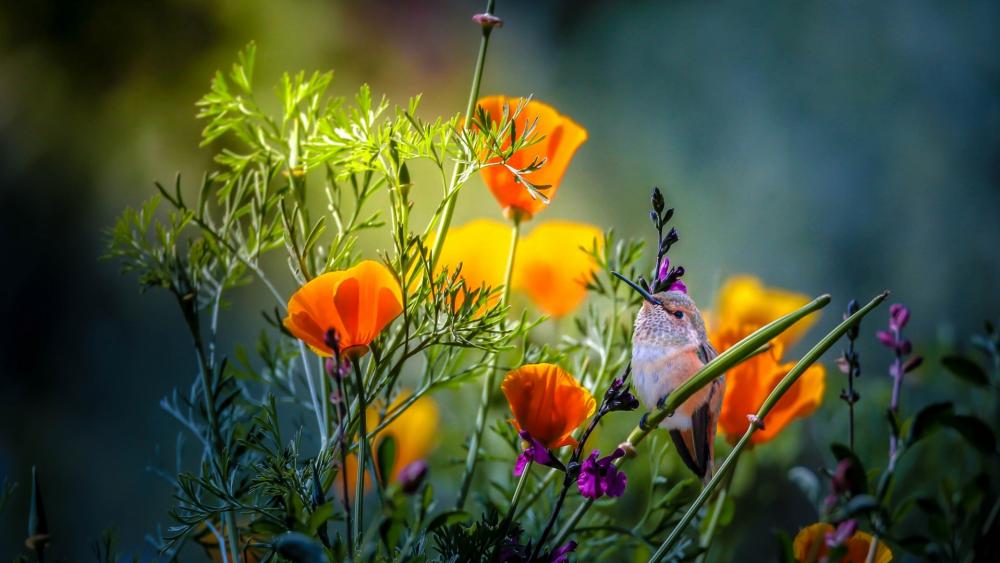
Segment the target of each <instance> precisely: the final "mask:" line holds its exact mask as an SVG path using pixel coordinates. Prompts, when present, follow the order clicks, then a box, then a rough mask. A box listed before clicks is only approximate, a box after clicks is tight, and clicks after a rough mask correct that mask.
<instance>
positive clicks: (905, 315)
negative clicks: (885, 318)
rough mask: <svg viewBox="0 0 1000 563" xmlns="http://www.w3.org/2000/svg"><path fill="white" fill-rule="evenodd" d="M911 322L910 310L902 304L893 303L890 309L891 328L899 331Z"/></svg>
mask: <svg viewBox="0 0 1000 563" xmlns="http://www.w3.org/2000/svg"><path fill="white" fill-rule="evenodd" d="M909 321H910V310H909V309H907V308H906V307H905V306H904V305H903V304H902V303H893V304H892V306H891V307H889V328H891V329H893V330H896V331H899V330H902V328H903V327H904V326H906V323H908V322H909Z"/></svg>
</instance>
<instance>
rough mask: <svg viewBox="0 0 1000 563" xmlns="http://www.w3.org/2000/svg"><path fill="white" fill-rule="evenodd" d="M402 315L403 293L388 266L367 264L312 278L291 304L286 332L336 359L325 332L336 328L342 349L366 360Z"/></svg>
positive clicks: (376, 263) (322, 353) (367, 262)
mask: <svg viewBox="0 0 1000 563" xmlns="http://www.w3.org/2000/svg"><path fill="white" fill-rule="evenodd" d="M402 312H403V292H402V289H400V287H399V282H397V281H396V278H395V277H394V276H393V275H392V272H390V271H389V269H388V268H386V267H385V266H383V265H382V264H381V263H379V262H375V261H374V260H365V261H363V262H361V263H360V264H358V265H357V266H354V267H353V268H348V269H346V270H339V271H336V272H327V273H325V274H322V275H320V276H317V277H315V278H313V279H312V280H310V281H309V282H308V283H306V284H305V285H303V286H302V287H300V288H299V290H298V291H296V292H295V294H294V295H292V297H291V299H289V300H288V316H287V317H285V319H284V323H283V324H284V325H285V328H287V329H288V331H289V332H291V333H292V334H293V335H294V336H295V337H296V338H298V339H300V340H302V341H303V342H305V343H306V344H308V345H309V347H310V348H312V349H313V351H314V352H316V353H317V354H319V355H321V356H332V355H333V349H332V348H330V346H329V345H328V344H327V343H326V333H327V331H328V330H330V329H333V330H336V331H337V336H338V338H339V339H340V348H341V351H342V352H343V353H344V354H346V355H348V356H351V355H354V356H363V355H364V354H366V353H367V352H368V345H369V344H371V342H372V340H374V339H375V337H376V336H378V335H379V333H380V332H382V329H384V328H385V327H386V326H387V325H388V324H389V323H391V322H392V320H393V319H395V318H396V317H398V316H399V314H400V313H402Z"/></svg>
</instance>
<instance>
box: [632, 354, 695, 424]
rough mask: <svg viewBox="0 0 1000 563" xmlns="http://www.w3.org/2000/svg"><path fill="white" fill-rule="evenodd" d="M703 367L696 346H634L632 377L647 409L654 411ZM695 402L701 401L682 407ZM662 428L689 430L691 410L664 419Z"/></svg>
mask: <svg viewBox="0 0 1000 563" xmlns="http://www.w3.org/2000/svg"><path fill="white" fill-rule="evenodd" d="M701 365H702V364H701V362H700V361H698V359H697V353H696V352H695V349H694V348H693V347H681V346H677V347H668V346H664V345H662V344H645V343H636V344H634V345H633V347H632V377H633V381H634V384H635V390H636V394H637V395H638V396H639V400H641V401H642V402H643V404H644V405H645V406H646V408H648V409H653V408H655V407H656V403H657V401H659V400H660V399H661V398H663V397H666V396H667V395H669V394H670V393H672V392H673V391H674V389H676V388H677V387H678V386H679V385H681V384H682V383H684V382H685V381H687V379H688V378H689V377H691V376H692V375H693V374H694V373H695V372H696V371H698V369H700V368H701ZM696 395H698V394H696ZM692 401H696V402H697V401H698V399H696V398H695V397H692V398H691V399H688V401H685V405H682V407H683V406H687V403H691V402H692ZM660 427H662V428H666V429H668V430H688V429H690V428H691V409H687V408H678V409H677V410H676V411H675V412H674V414H673V415H672V416H668V417H667V418H665V419H663V422H662V423H660Z"/></svg>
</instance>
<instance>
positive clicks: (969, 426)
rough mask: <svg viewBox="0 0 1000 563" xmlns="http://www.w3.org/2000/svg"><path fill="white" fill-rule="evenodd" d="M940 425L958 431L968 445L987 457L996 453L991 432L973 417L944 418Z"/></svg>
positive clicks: (994, 437)
mask: <svg viewBox="0 0 1000 563" xmlns="http://www.w3.org/2000/svg"><path fill="white" fill-rule="evenodd" d="M942 424H944V425H946V426H948V427H950V428H953V429H954V430H956V431H958V433H959V434H961V435H962V437H963V438H965V439H966V441H968V442H969V444H970V445H972V446H973V447H974V448H976V449H977V450H979V451H980V452H982V453H984V454H987V455H989V454H993V453H995V452H996V451H997V441H996V436H995V435H994V434H993V430H991V429H990V427H989V426H988V425H987V424H986V423H985V422H983V421H982V420H979V419H978V418H976V417H974V416H968V415H955V416H951V417H948V418H946V419H945V420H944V421H943V422H942Z"/></svg>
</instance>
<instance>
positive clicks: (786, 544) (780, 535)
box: [771, 530, 795, 563]
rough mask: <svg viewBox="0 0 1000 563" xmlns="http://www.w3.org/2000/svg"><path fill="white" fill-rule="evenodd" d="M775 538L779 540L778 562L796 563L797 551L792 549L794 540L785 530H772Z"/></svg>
mask: <svg viewBox="0 0 1000 563" xmlns="http://www.w3.org/2000/svg"><path fill="white" fill-rule="evenodd" d="M771 533H773V534H774V538H775V539H776V540H778V561H780V562H781V563H795V550H794V549H792V538H791V536H789V535H788V532H786V531H784V530H771Z"/></svg>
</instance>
